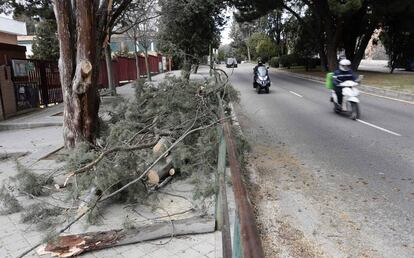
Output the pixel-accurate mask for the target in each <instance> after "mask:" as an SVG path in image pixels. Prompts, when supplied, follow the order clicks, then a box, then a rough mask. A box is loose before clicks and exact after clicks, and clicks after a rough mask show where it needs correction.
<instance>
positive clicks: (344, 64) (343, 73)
mask: <svg viewBox="0 0 414 258" xmlns="http://www.w3.org/2000/svg"><path fill="white" fill-rule="evenodd" d="M333 76H334V80H333V84H334V91H335V93H336V96H337V97H338V104H339V105H340V106H342V99H343V95H342V87H340V86H339V84H340V83H342V82H344V81H349V80H351V81H356V79H357V77H356V76H355V75H354V73H353V72H352V70H351V61H349V60H348V59H342V60H341V61H339V68H338V69H337V70H336V71H335V72H334V75H333Z"/></svg>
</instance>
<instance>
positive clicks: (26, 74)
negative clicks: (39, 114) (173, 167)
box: [10, 55, 169, 110]
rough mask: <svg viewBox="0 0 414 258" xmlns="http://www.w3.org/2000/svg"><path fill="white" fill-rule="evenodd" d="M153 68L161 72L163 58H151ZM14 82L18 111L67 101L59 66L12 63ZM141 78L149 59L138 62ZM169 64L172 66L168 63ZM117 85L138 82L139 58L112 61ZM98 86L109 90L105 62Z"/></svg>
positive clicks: (152, 69) (150, 66)
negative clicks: (61, 83)
mask: <svg viewBox="0 0 414 258" xmlns="http://www.w3.org/2000/svg"><path fill="white" fill-rule="evenodd" d="M148 62H149V68H150V72H151V73H152V74H157V73H160V72H162V71H160V66H161V64H162V56H161V55H158V56H152V55H150V56H149V57H148ZM10 64H11V67H12V81H13V84H14V92H15V96H16V106H17V110H23V109H27V108H34V107H39V106H48V105H49V104H53V103H60V102H62V101H63V97H62V89H61V86H60V80H59V69H58V64H57V62H52V61H40V60H33V59H12V60H11V61H10ZM138 64H139V73H140V77H144V76H146V74H147V69H146V66H145V58H144V57H141V56H140V57H139V58H138ZM167 64H169V62H168V61H167ZM112 68H113V76H114V81H115V85H119V84H120V82H126V81H133V80H136V79H137V78H138V76H137V69H136V64H135V58H126V57H118V58H116V59H114V60H113V61H112ZM98 85H99V87H101V88H107V87H108V75H107V72H106V64H105V61H102V62H101V64H100V71H99V77H98Z"/></svg>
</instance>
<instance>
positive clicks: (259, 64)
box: [253, 59, 264, 83]
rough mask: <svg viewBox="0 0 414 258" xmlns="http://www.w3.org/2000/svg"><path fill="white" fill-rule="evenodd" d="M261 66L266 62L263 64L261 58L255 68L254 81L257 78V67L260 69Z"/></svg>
mask: <svg viewBox="0 0 414 258" xmlns="http://www.w3.org/2000/svg"><path fill="white" fill-rule="evenodd" d="M260 66H264V64H263V62H262V60H261V59H259V60H257V65H256V66H255V67H254V68H253V73H254V78H253V83H254V82H255V81H256V79H257V69H259V67H260Z"/></svg>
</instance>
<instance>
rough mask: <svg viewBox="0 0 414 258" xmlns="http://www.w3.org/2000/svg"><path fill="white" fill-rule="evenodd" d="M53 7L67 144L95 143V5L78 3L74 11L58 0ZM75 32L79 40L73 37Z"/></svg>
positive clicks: (96, 117) (68, 3) (67, 145)
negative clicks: (58, 47)
mask: <svg viewBox="0 0 414 258" xmlns="http://www.w3.org/2000/svg"><path fill="white" fill-rule="evenodd" d="M54 7H55V8H54V10H55V15H56V21H57V27H58V35H59V45H60V59H59V70H60V80H61V85H62V91H63V98H64V115H63V137H64V145H65V147H67V148H73V147H75V145H76V143H78V142H83V141H89V142H91V143H94V142H95V139H96V135H97V132H98V124H99V122H98V121H99V120H98V109H99V93H98V90H97V88H96V80H97V78H98V77H97V73H98V69H97V67H98V66H97V65H96V60H97V59H96V45H95V40H96V28H95V25H96V24H95V14H94V7H95V5H94V4H93V2H89V1H81V0H77V1H76V9H75V10H73V9H72V6H71V2H70V1H65V0H56V1H55V6H54ZM74 13H75V16H74V15H73V14H74ZM74 17H76V21H75V20H74V19H75V18H74ZM75 28H76V30H75ZM76 33H77V37H76V39H77V40H75V37H74V35H76ZM85 35H88V37H85ZM75 53H76V55H75Z"/></svg>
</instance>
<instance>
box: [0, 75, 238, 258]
mask: <svg viewBox="0 0 414 258" xmlns="http://www.w3.org/2000/svg"><path fill="white" fill-rule="evenodd" d="M174 75H175V76H179V75H180V71H173V72H170V73H166V74H159V75H156V76H153V83H154V84H157V83H159V82H161V81H162V80H164V79H165V77H166V76H174ZM206 75H207V76H208V68H203V67H200V74H197V75H192V76H191V79H203V78H204V77H203V76H206ZM117 92H118V94H119V95H120V96H122V97H124V98H125V99H132V98H133V96H134V88H133V85H132V84H127V85H124V86H122V87H119V88H117ZM105 98H107V99H109V101H103V104H102V105H107V104H105V103H108V105H109V103H111V102H112V100H111V98H114V97H103V99H105ZM61 112H63V105H62V104H60V105H56V106H54V107H51V108H48V109H45V110H42V111H40V112H35V113H31V114H27V115H22V116H19V117H17V118H14V119H10V120H6V121H3V122H0V183H1V185H0V187H1V186H2V185H3V184H4V183H6V181H7V180H8V178H9V177H10V176H14V175H15V174H16V168H15V161H14V158H18V160H19V161H20V162H21V163H22V165H24V166H26V167H28V168H30V169H32V171H33V172H35V173H39V174H44V173H46V172H51V171H53V170H54V169H56V168H58V167H61V166H62V165H63V163H59V162H57V161H56V160H53V159H48V158H45V157H46V156H47V155H48V154H50V153H53V152H54V151H56V150H59V149H60V148H61V147H62V146H63V139H62V119H63V117H62V116H61ZM21 128H25V129H21ZM163 190H164V191H168V192H170V193H174V194H177V193H178V194H180V195H182V196H185V197H186V198H187V199H191V198H192V194H193V191H194V189H193V188H192V185H191V184H190V183H188V182H187V181H185V180H184V181H174V183H172V184H168V185H167V186H166V187H165V188H163ZM228 193H229V198H230V199H231V198H232V197H231V195H232V190H231V188H229V189H228ZM18 200H19V201H20V202H21V204H22V205H23V206H26V205H27V204H28V203H31V202H32V201H31V200H28V199H26V198H25V197H24V196H19V197H18ZM205 202H206V205H207V207H208V209H207V211H208V214H212V215H214V207H215V205H214V203H215V200H214V198H210V199H207V200H206V201H205ZM159 205H160V207H159V208H157V209H155V210H151V209H148V207H147V206H137V207H135V209H136V210H139V213H137V212H135V211H134V210H133V209H126V208H125V207H123V206H121V205H111V206H107V207H103V209H104V210H105V212H104V213H103V217H102V221H101V223H100V224H99V225H93V226H87V229H86V231H97V230H110V229H119V228H123V223H124V222H125V219H126V218H127V217H128V218H129V219H133V220H134V221H136V222H137V223H138V225H142V224H148V223H151V221H152V220H153V219H151V218H156V217H159V216H165V215H166V211H165V210H168V212H169V213H179V212H180V211H181V210H185V209H188V208H189V205H190V204H189V203H188V201H187V202H186V201H185V200H183V198H177V197H174V196H168V197H165V198H163V200H162V201H161V202H160V204H159ZM194 215H195V214H193V213H188V214H184V215H180V216H178V215H177V216H174V219H178V218H180V219H181V218H186V217H189V216H194ZM20 217H21V213H15V214H10V215H0V224H1V225H2V227H1V230H0V257H2V258H3V257H4V258H8V257H16V256H17V255H19V254H21V253H22V252H23V251H25V250H27V249H28V248H30V247H31V246H32V245H34V244H36V243H37V242H39V241H40V240H41V239H43V237H44V236H45V232H40V231H38V230H36V228H35V226H33V225H29V224H22V223H21V222H20ZM167 220H168V218H167ZM85 225H86V224H85V223H81V222H80V223H79V224H75V225H74V226H72V227H71V228H70V229H69V230H68V231H67V232H66V233H68V234H74V233H78V232H85ZM59 228H60V227H59ZM212 228H213V229H214V225H212ZM221 241H222V240H221V232H219V231H215V232H213V233H209V234H201V235H191V236H182V237H173V238H171V239H161V240H156V241H151V242H145V243H140V244H132V245H127V246H123V247H116V248H109V249H104V250H101V251H95V252H91V253H86V254H85V255H82V257H114V258H116V257H120V258H127V257H131V258H135V257H148V258H155V257H157V258H164V257H165V258H177V257H181V258H185V257H194V258H197V257H222V247H221ZM25 257H50V256H49V255H45V256H38V255H37V254H36V253H35V252H31V253H30V254H29V255H27V256H25Z"/></svg>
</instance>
